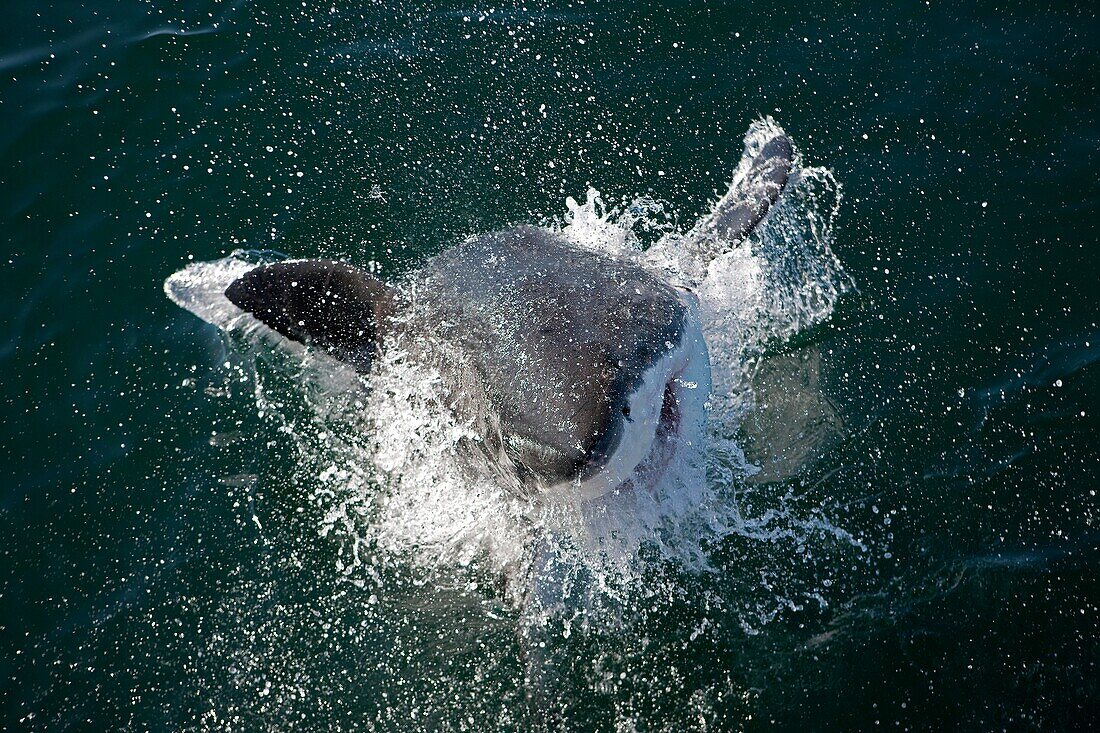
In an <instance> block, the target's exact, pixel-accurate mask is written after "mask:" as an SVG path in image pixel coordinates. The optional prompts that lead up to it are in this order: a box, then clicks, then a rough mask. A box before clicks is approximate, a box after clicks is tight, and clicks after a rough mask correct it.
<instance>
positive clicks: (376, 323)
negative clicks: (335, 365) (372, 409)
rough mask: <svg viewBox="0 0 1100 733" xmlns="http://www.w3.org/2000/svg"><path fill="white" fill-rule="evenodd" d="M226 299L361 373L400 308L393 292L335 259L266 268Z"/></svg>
mask: <svg viewBox="0 0 1100 733" xmlns="http://www.w3.org/2000/svg"><path fill="white" fill-rule="evenodd" d="M225 296H226V297H227V298H228V299H229V300H230V301H231V302H232V303H233V304H234V305H236V306H237V307H238V308H240V309H242V310H244V311H247V312H249V313H251V314H252V315H253V316H255V317H256V318H257V319H258V320H259V321H261V322H262V323H264V324H265V325H266V326H268V327H270V328H272V329H274V330H275V331H278V332H279V333H280V334H282V335H283V336H286V337H287V338H290V339H293V340H294V341H299V342H301V343H309V344H313V345H315V346H318V347H320V348H323V349H325V350H326V351H328V352H329V353H331V354H332V355H333V356H335V357H336V358H337V359H339V360H341V361H344V362H347V363H349V364H351V365H352V366H354V367H355V368H356V369H357V370H359V371H361V372H366V371H368V370H369V369H370V363H371V359H372V357H373V356H374V354H375V352H376V350H377V348H378V344H379V342H380V341H381V339H382V338H383V337H384V336H385V334H386V333H387V331H388V330H389V328H390V327H391V323H392V317H393V314H394V309H395V305H396V291H394V289H393V288H391V287H390V286H388V285H386V284H385V283H383V282H382V281H380V280H378V279H377V278H375V277H373V276H371V275H370V274H368V273H367V272H365V271H363V270H360V269H359V268H356V267H353V266H351V265H348V264H345V263H343V262H336V261H333V260H298V261H287V262H276V263H274V264H270V265H263V266H261V267H257V268H256V269H254V270H250V271H249V272H247V273H245V274H244V275H242V276H241V277H239V278H237V279H236V280H234V281H233V282H232V283H230V285H229V287H227V288H226V290H225Z"/></svg>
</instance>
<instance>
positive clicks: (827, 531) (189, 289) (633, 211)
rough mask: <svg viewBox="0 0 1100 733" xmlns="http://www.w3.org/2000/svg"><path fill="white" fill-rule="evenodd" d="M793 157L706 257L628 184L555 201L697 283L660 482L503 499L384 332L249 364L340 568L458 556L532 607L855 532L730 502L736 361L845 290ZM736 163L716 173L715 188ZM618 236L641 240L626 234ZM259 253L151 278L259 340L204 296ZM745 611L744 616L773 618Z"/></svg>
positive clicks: (822, 208)
mask: <svg viewBox="0 0 1100 733" xmlns="http://www.w3.org/2000/svg"><path fill="white" fill-rule="evenodd" d="M777 132H780V131H779V128H778V127H777V126H776V125H775V123H774V122H773V121H771V120H770V119H763V120H760V121H758V122H757V123H755V124H754V125H753V127H752V128H751V129H750V131H749V135H748V136H747V138H746V152H747V155H746V160H749V159H751V158H752V157H753V153H754V151H756V150H757V149H758V148H760V147H761V146H762V145H763V142H764V141H765V140H766V139H768V137H770V136H773V135H774V134H776V133H777ZM794 163H795V164H794V167H793V170H792V175H791V177H790V180H789V182H788V185H787V189H786V191H785V193H784V195H783V196H782V198H781V201H780V203H779V204H778V205H777V206H776V207H774V208H773V210H772V212H771V213H770V215H769V217H768V218H767V219H766V221H765V222H764V223H763V224H762V225H761V226H760V227H758V228H757V230H756V231H755V232H754V233H753V235H752V236H751V237H750V238H749V239H748V240H746V241H744V242H739V243H717V244H718V246H717V247H710V248H708V249H707V251H708V252H710V254H708V255H707V256H706V257H704V256H703V255H702V254H701V253H702V252H703V251H704V250H703V249H702V248H697V247H692V246H691V239H690V238H691V236H692V232H691V231H688V232H681V231H678V230H677V229H676V228H675V226H674V225H673V224H672V222H674V218H672V217H670V216H669V215H668V213H667V207H666V206H665V205H664V204H662V203H661V202H657V201H654V200H653V199H650V198H642V199H638V200H636V201H634V202H631V203H629V204H628V205H625V206H623V207H621V208H619V209H615V210H608V209H606V208H605V207H604V205H603V202H602V200H601V198H600V196H599V193H598V192H597V191H595V190H593V189H590V190H589V191H588V192H587V196H586V200H585V202H584V203H578V202H577V201H575V200H573V199H572V198H570V199H568V200H567V201H566V206H567V210H568V213H567V214H566V216H565V218H564V221H562V222H561V223H560V224H559V225H558V226H557V227H555V228H556V229H557V230H558V231H559V233H560V234H561V235H562V236H564V237H566V238H567V239H569V240H570V241H572V242H574V243H575V244H577V245H579V246H581V247H584V248H587V249H589V250H591V251H594V252H601V253H604V254H609V255H612V256H616V257H624V258H631V259H634V260H635V261H637V262H638V263H639V264H641V265H642V266H644V267H647V268H649V269H651V270H653V271H655V272H657V273H659V274H662V275H663V276H665V277H667V278H668V279H670V280H673V281H675V282H677V283H679V284H681V285H683V286H687V287H690V288H692V289H693V290H695V291H696V293H697V294H698V297H699V302H700V308H699V310H700V316H701V319H702V327H703V330H704V334H705V335H706V338H707V342H708V347H709V350H710V355H711V366H712V370H713V379H714V390H713V396H712V399H711V401H710V403H709V406H708V419H707V423H706V426H705V428H703V433H700V434H699V435H688V436H685V438H686V439H685V440H684V441H681V443H680V444H679V445H678V446H677V447H676V455H675V456H674V458H673V460H672V461H671V463H670V468H669V470H668V471H667V473H666V475H665V477H664V479H663V480H662V481H661V482H660V483H658V484H657V485H655V486H653V487H651V488H649V489H646V490H642V489H634V488H630V487H628V488H624V489H620V490H618V491H615V492H612V493H611V494H609V495H607V496H606V497H603V498H601V499H600V500H597V501H592V502H589V503H586V504H583V505H580V506H572V507H562V506H557V505H555V506H546V505H541V504H538V503H530V502H527V501H523V500H520V499H518V498H516V497H515V496H514V495H513V494H511V493H509V492H507V491H505V490H502V489H501V486H500V483H499V482H498V481H496V480H494V477H493V476H488V475H476V474H474V473H472V471H471V469H470V468H469V466H468V464H467V463H466V462H464V461H462V460H461V458H460V456H461V444H462V442H463V441H471V440H474V441H476V440H477V436H476V434H475V433H474V432H473V431H472V430H471V428H470V426H469V425H465V424H462V423H461V422H459V421H458V420H457V419H456V418H455V417H454V415H453V413H452V412H451V411H450V410H448V409H447V407H446V404H447V394H446V389H445V386H444V383H443V380H442V379H441V378H440V375H439V374H438V373H435V372H434V371H432V369H431V368H430V367H428V366H425V365H424V364H423V363H422V362H420V361H418V360H415V359H412V358H410V355H409V352H408V350H407V348H406V347H407V346H408V344H405V343H403V341H402V340H401V338H397V339H395V340H391V341H390V342H388V343H387V345H386V348H385V349H384V350H383V354H382V356H381V357H380V360H379V368H378V369H376V370H375V372H374V374H373V375H372V377H371V379H370V384H369V385H368V384H366V383H364V382H362V381H361V380H360V378H359V377H357V376H356V375H354V373H353V372H351V370H349V369H346V368H343V367H340V366H338V365H336V364H335V362H333V361H332V360H331V359H328V358H327V357H325V356H323V355H320V354H317V353H316V352H313V351H309V350H304V349H301V348H300V347H292V351H291V352H290V353H291V354H292V355H293V356H292V357H291V360H292V361H294V362H295V363H296V364H297V367H298V368H297V370H296V371H297V376H298V379H296V380H295V382H294V383H291V384H287V383H286V382H285V381H282V380H277V379H272V378H270V376H269V375H268V376H265V375H266V374H267V373H266V372H263V371H262V370H259V371H257V372H256V375H255V399H256V403H257V405H258V407H259V408H260V410H261V411H263V412H264V413H265V414H267V415H271V416H273V419H276V420H277V421H278V422H279V425H280V427H279V429H280V430H281V431H283V432H285V433H286V434H288V435H290V436H291V437H292V438H293V439H294V442H295V443H296V445H297V450H298V453H299V459H300V460H299V465H300V472H301V475H300V476H298V477H296V479H297V480H299V481H301V483H304V484H305V485H307V486H309V487H310V492H309V501H310V502H312V503H313V504H314V505H315V506H316V507H317V508H318V509H319V510H320V514H321V516H322V517H323V519H322V520H321V525H320V527H319V531H320V533H321V534H323V535H325V536H328V537H331V538H334V539H335V540H336V541H337V543H338V545H339V548H340V549H339V553H338V554H339V559H338V561H337V562H338V570H339V571H340V573H341V574H342V576H343V577H345V578H346V579H347V580H348V581H349V582H351V583H354V584H356V585H359V586H363V585H365V584H374V585H377V586H379V587H381V586H383V585H384V581H383V577H384V575H385V574H384V573H382V572H380V571H381V570H382V569H383V568H384V567H386V566H391V565H402V566H411V567H413V568H416V569H417V571H418V572H422V573H426V574H427V576H428V577H430V576H432V575H433V574H437V575H438V574H447V573H452V572H454V571H455V570H456V569H458V570H459V571H460V572H465V573H467V574H468V575H469V576H470V577H471V578H488V579H490V580H491V581H493V582H498V583H499V587H501V588H503V596H504V597H505V598H507V599H509V600H510V601H511V602H513V603H515V604H519V605H526V606H528V612H529V613H534V614H536V615H539V614H541V615H542V616H543V617H545V616H546V615H548V614H550V613H556V612H559V611H561V610H562V609H563V608H565V607H567V606H568V605H569V604H573V608H576V606H577V604H580V605H581V606H583V607H586V608H589V609H595V608H597V607H600V608H605V609H606V608H614V607H616V605H617V606H618V607H620V608H621V607H625V605H627V604H628V601H629V599H630V597H632V596H634V595H636V594H637V593H639V592H641V593H642V594H643V595H644V594H651V593H653V592H655V589H654V588H652V587H650V584H651V582H656V581H653V580H652V579H653V578H655V577H657V576H658V575H660V576H661V577H665V578H667V577H671V576H670V575H669V574H668V573H664V572H661V573H658V572H657V571H656V568H660V567H671V568H674V569H677V570H675V571H674V572H673V573H672V575H675V574H676V573H677V572H685V573H687V574H688V575H691V574H699V573H708V572H712V571H713V570H714V559H713V552H712V548H713V547H715V546H720V545H721V543H722V542H723V541H724V540H725V539H726V538H730V537H737V538H741V539H745V540H750V541H752V542H755V543H758V544H760V545H762V546H767V545H778V544H779V543H783V542H794V543H797V544H800V545H804V544H806V543H811V542H815V541H823V542H828V543H834V544H835V543H840V544H845V545H848V546H852V547H860V544H861V543H860V541H859V540H858V539H857V538H854V537H851V536H850V535H848V534H847V533H846V532H845V531H844V530H843V529H841V528H838V527H837V526H835V525H834V523H833V522H831V521H830V520H829V519H828V518H827V517H825V516H824V515H822V514H821V513H819V512H818V513H813V512H811V513H807V514H805V515H799V514H798V512H797V510H795V509H793V508H792V506H793V502H786V501H778V502H774V503H771V504H765V505H764V508H763V509H760V510H751V509H749V508H748V507H747V505H746V504H745V503H744V502H743V501H742V499H741V497H742V495H743V494H744V491H745V489H744V486H745V480H746V478H748V477H750V476H751V475H752V474H753V473H754V472H755V471H756V470H757V468H756V467H755V466H753V465H752V464H751V463H750V462H749V461H748V460H746V458H745V455H744V452H743V450H742V447H741V444H740V441H739V437H738V433H739V430H740V427H741V423H742V421H743V418H744V416H745V415H746V413H747V412H748V411H749V410H751V409H752V407H753V404H754V402H753V393H752V388H751V384H752V375H753V371H754V369H755V367H756V364H757V363H758V361H759V359H760V357H761V355H762V354H764V353H765V351H766V349H768V348H769V346H771V345H774V344H776V343H782V342H783V341H784V340H786V339H789V338H790V337H791V336H792V335H794V334H796V333H799V332H800V331H802V330H804V329H806V328H808V327H811V326H813V325H815V324H817V323H820V322H822V321H823V320H825V319H826V318H828V316H829V314H830V313H831V312H832V310H833V308H834V307H835V304H836V302H837V299H838V298H839V297H840V295H841V294H842V293H843V292H844V290H845V289H846V288H847V287H849V286H850V282H849V280H848V278H847V276H846V275H845V273H844V271H843V268H842V267H841V265H840V263H839V261H838V260H837V258H836V257H835V255H834V254H833V252H832V250H831V242H832V237H833V227H834V223H835V219H836V216H837V213H838V210H839V204H840V198H841V196H840V187H839V185H838V184H837V182H836V181H835V179H834V178H833V176H832V174H831V173H830V172H829V171H828V170H826V169H823V168H815V167H808V166H805V165H804V164H803V162H802V160H801V156H800V155H799V154H798V153H797V151H796V156H795V161H794ZM743 167H744V164H743V166H742V168H743ZM744 173H745V171H744V170H743V169H739V170H738V171H737V172H736V173H735V176H734V183H733V184H732V185H731V192H732V191H733V190H734V189H735V188H736V183H737V180H738V176H743V175H744ZM728 195H732V193H730V194H727V196H728ZM638 231H648V232H651V233H652V232H658V233H660V237H659V239H658V241H657V242H656V243H655V244H653V245H652V246H650V247H648V248H644V247H643V246H642V243H641V241H640V239H639V237H638V235H637V233H636V232H638ZM714 252H717V253H718V254H717V256H716V257H713V259H711V256H713V253H714ZM270 259H272V255H271V254H270V253H264V254H260V255H256V254H255V253H251V254H249V253H235V254H234V255H233V256H231V257H230V258H227V259H226V260H222V261H220V262H216V263H202V264H195V265H192V266H190V267H189V268H187V269H185V270H183V271H181V272H180V273H177V274H176V275H174V276H172V277H171V278H169V280H168V282H167V283H166V284H165V289H166V291H167V292H168V294H169V296H170V297H172V299H173V300H175V301H176V302H177V303H179V304H180V305H182V306H184V307H185V308H188V309H190V310H192V311H194V312H195V313H197V314H198V315H200V316H201V317H203V318H204V319H205V320H208V321H210V322H212V323H216V324H217V325H219V326H221V327H222V328H223V329H224V330H226V331H227V332H228V333H230V335H231V337H232V338H233V339H234V340H235V341H236V342H237V343H238V345H240V346H241V348H242V349H244V350H246V351H247V350H248V349H249V348H250V346H249V345H250V344H256V343H258V342H259V341H266V340H268V338H269V337H272V338H276V337H273V336H272V334H271V332H270V331H269V330H268V329H266V327H264V326H262V325H259V324H257V323H256V321H255V320H254V319H250V318H247V317H246V316H244V314H242V313H241V312H240V311H239V310H238V309H236V308H235V307H234V306H233V305H232V304H231V303H229V302H228V301H227V300H226V299H225V298H224V295H223V292H224V288H225V285H226V284H227V283H228V282H230V281H231V280H232V279H234V278H235V277H237V276H239V274H240V273H241V272H243V271H244V270H247V269H248V268H249V267H252V266H254V264H255V263H256V262H258V261H268V260H270ZM279 340H280V341H281V342H282V343H283V344H284V345H285V344H286V341H285V340H284V339H279ZM253 351H254V352H256V353H260V351H261V350H258V349H253ZM286 390H292V391H293V390H298V391H299V392H300V395H301V396H302V397H303V398H304V401H305V405H306V410H305V413H304V414H297V415H294V416H292V417H291V416H288V415H287V414H286V413H287V409H286V408H285V404H286V403H287V399H285V398H286V396H287V395H286V393H285V391H286ZM662 582H663V581H662ZM763 585H764V586H766V587H767V590H768V594H766V598H765V600H764V604H763V605H764V606H771V607H776V606H783V605H784V604H787V605H789V604H790V603H792V602H793V601H790V600H788V596H789V595H791V593H792V592H793V593H795V594H797V593H799V592H802V591H791V590H790V589H787V590H785V591H776V590H774V587H773V586H774V585H775V584H774V583H771V584H769V583H764V584H763ZM802 595H803V596H810V595H812V592H811V591H808V590H807V591H805V592H802ZM761 608H762V607H760V606H758V607H754V610H753V612H752V613H753V614H754V615H755V616H757V617H761V618H765V619H766V618H767V617H768V615H769V613H771V614H772V615H774V611H768V610H767V609H764V610H761ZM616 615H617V614H616V613H614V612H612V613H611V614H610V616H616Z"/></svg>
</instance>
